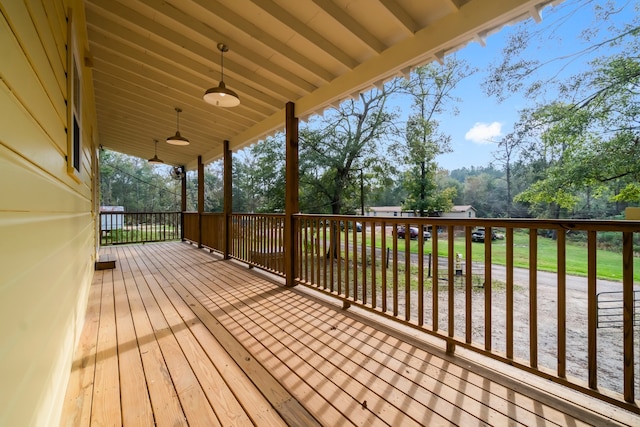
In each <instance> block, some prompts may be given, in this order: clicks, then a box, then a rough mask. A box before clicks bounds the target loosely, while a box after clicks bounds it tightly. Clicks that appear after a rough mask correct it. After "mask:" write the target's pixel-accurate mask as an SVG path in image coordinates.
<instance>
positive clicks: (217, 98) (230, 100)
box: [202, 82, 240, 107]
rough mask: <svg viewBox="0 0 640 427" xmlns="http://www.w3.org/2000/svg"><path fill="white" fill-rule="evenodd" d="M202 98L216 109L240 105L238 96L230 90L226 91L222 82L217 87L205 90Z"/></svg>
mask: <svg viewBox="0 0 640 427" xmlns="http://www.w3.org/2000/svg"><path fill="white" fill-rule="evenodd" d="M202 98H203V99H204V100H205V101H206V102H208V103H209V104H211V105H215V106H216V107H235V106H236V105H240V98H238V95H237V94H236V93H235V92H234V91H232V90H231V89H227V86H226V85H225V84H224V82H220V84H219V85H218V86H217V87H212V88H211V89H209V90H207V91H206V92H205V93H204V96H203V97H202Z"/></svg>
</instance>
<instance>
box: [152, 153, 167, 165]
mask: <svg viewBox="0 0 640 427" xmlns="http://www.w3.org/2000/svg"><path fill="white" fill-rule="evenodd" d="M149 163H151V164H152V165H161V164H164V162H163V161H162V160H160V159H159V158H158V155H157V154H154V156H153V157H152V158H150V159H149Z"/></svg>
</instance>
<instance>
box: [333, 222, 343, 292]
mask: <svg viewBox="0 0 640 427" xmlns="http://www.w3.org/2000/svg"><path fill="white" fill-rule="evenodd" d="M333 227H334V228H333V229H334V230H335V232H334V233H335V236H336V245H335V250H334V252H337V253H335V254H334V257H335V260H336V268H337V270H338V295H342V288H343V286H342V242H341V240H342V233H341V232H340V223H339V222H338V221H335V223H334V225H333Z"/></svg>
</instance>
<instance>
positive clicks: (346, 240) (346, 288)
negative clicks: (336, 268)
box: [342, 221, 351, 298]
mask: <svg viewBox="0 0 640 427" xmlns="http://www.w3.org/2000/svg"><path fill="white" fill-rule="evenodd" d="M342 224H343V225H344V296H345V297H346V298H349V293H350V292H351V287H350V286H351V283H350V281H349V279H350V278H351V275H350V274H349V267H350V263H351V261H350V260H349V258H350V257H349V230H347V221H342Z"/></svg>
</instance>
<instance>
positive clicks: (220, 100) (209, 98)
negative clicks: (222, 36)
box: [203, 43, 240, 107]
mask: <svg viewBox="0 0 640 427" xmlns="http://www.w3.org/2000/svg"><path fill="white" fill-rule="evenodd" d="M218 50H219V51H220V70H221V71H220V84H219V85H218V86H217V87H212V88H211V89H209V90H207V91H206V92H205V93H204V96H203V98H204V100H205V101H206V102H208V103H209V104H211V105H215V106H216V107H235V106H236V105H240V98H238V95H237V94H236V93H235V92H234V91H232V90H231V89H227V86H226V85H225V84H224V53H225V52H228V51H229V47H228V46H227V45H226V44H224V43H218Z"/></svg>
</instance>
